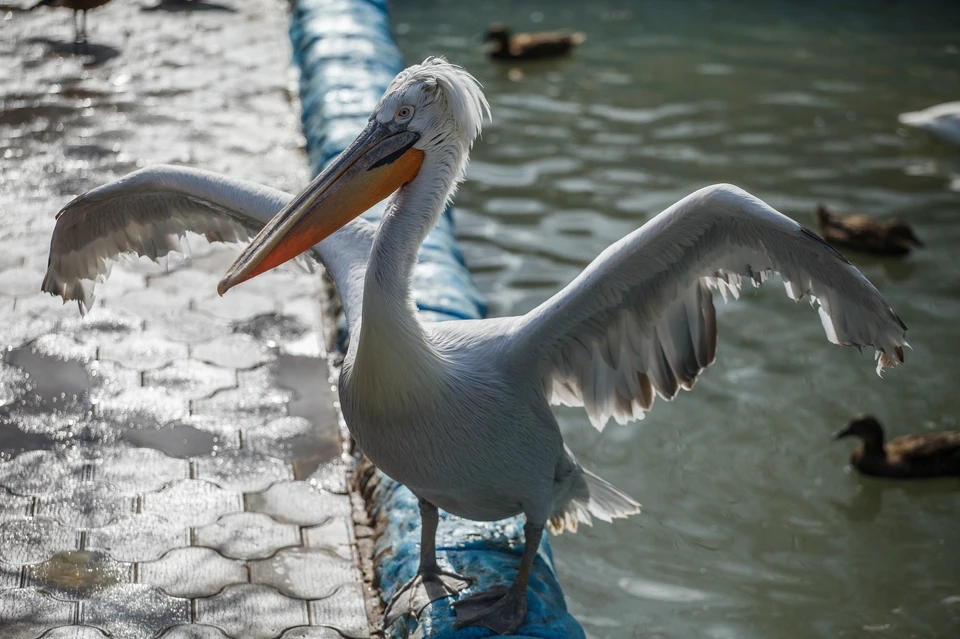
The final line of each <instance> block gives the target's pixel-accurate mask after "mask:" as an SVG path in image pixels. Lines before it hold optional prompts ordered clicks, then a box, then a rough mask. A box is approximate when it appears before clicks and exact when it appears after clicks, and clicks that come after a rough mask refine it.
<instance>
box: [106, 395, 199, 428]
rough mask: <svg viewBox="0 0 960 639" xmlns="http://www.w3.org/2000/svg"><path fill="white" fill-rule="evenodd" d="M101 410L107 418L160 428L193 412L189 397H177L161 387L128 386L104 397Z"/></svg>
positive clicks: (136, 425) (139, 425)
mask: <svg viewBox="0 0 960 639" xmlns="http://www.w3.org/2000/svg"><path fill="white" fill-rule="evenodd" d="M98 411H99V414H100V415H102V416H103V417H104V418H105V419H109V420H113V421H115V422H117V423H119V424H127V425H129V426H130V427H133V428H138V427H140V428H142V427H148V428H156V427H157V426H162V425H163V424H166V423H167V422H172V421H173V420H175V419H179V418H181V417H183V416H185V415H187V414H188V413H189V412H190V403H189V400H187V399H184V398H181V397H174V396H172V395H170V394H169V393H167V392H166V391H164V390H162V389H159V388H141V387H136V388H128V389H127V390H125V391H123V392H121V393H119V394H117V395H114V396H113V397H107V398H104V399H103V400H101V401H100V404H99V407H98Z"/></svg>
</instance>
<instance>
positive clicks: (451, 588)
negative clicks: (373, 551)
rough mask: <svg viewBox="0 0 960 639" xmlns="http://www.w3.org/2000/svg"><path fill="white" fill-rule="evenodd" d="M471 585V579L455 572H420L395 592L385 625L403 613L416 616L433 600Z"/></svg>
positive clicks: (385, 614)
mask: <svg viewBox="0 0 960 639" xmlns="http://www.w3.org/2000/svg"><path fill="white" fill-rule="evenodd" d="M469 585H470V579H468V578H467V577H464V576H462V575H458V574H456V573H453V572H428V573H418V574H416V575H415V576H414V577H413V579H411V580H410V581H408V582H407V583H405V584H403V585H402V586H400V589H399V590H397V591H396V592H395V593H393V597H391V598H390V603H389V604H387V609H386V610H385V611H384V613H383V627H384V628H386V627H388V626H389V625H390V624H392V623H393V622H394V621H396V620H397V619H399V618H400V617H402V616H403V615H412V616H414V617H416V616H418V615H419V614H420V611H421V610H423V609H424V608H426V607H427V606H428V605H430V603H431V602H433V601H436V600H437V599H443V598H445V597H452V596H454V595H456V594H457V593H458V592H460V591H461V590H463V589H464V588H466V587H467V586H469Z"/></svg>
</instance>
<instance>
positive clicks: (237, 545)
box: [193, 513, 300, 559]
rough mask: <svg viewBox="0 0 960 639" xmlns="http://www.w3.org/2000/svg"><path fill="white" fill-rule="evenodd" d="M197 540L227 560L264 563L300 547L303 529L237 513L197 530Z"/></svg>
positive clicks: (198, 543) (261, 516)
mask: <svg viewBox="0 0 960 639" xmlns="http://www.w3.org/2000/svg"><path fill="white" fill-rule="evenodd" d="M193 540H194V543H196V544H197V545H198V546H206V547H208V548H213V549H215V550H217V551H219V552H220V553H221V554H222V555H224V556H226V557H231V558H234V559H262V558H265V557H269V556H271V555H273V554H274V553H275V552H277V551H278V550H280V549H281V548H286V547H289V546H298V545H300V529H299V528H298V527H297V526H294V525H292V524H282V523H280V522H277V521H274V520H273V519H272V518H271V517H269V516H267V515H263V514H260V513H237V514H235V515H227V516H225V517H223V518H221V519H220V521H218V522H216V523H214V524H210V525H208V526H203V527H202V528H197V529H195V530H194V531H193Z"/></svg>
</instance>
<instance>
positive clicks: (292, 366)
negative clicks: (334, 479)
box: [271, 355, 340, 480]
mask: <svg viewBox="0 0 960 639" xmlns="http://www.w3.org/2000/svg"><path fill="white" fill-rule="evenodd" d="M271 372H272V373H273V376H274V379H276V380H277V385H279V386H280V387H282V388H286V389H288V390H291V391H293V392H294V395H293V397H292V398H291V399H290V402H289V403H288V404H287V412H288V414H289V415H290V416H291V417H303V418H304V419H307V420H309V421H310V423H311V424H312V425H313V428H312V429H311V432H310V434H307V435H298V436H295V437H291V438H289V439H287V440H285V441H284V442H283V445H282V450H280V451H278V454H279V453H283V458H284V459H286V460H288V461H290V462H291V463H292V464H293V471H294V476H295V478H296V479H298V480H299V479H306V478H307V477H309V476H310V475H311V474H313V473H314V472H315V471H316V470H317V469H318V468H319V467H320V466H321V465H322V464H324V463H326V462H328V461H330V460H331V459H333V458H335V457H336V456H337V455H339V454H340V438H339V433H338V432H337V425H336V423H331V424H319V423H317V415H323V414H329V412H330V405H329V402H330V401H331V398H330V394H329V393H325V392H318V387H317V385H318V384H324V383H326V379H327V364H326V362H324V361H323V360H322V359H319V358H316V357H304V356H300V355H281V356H280V357H278V358H277V359H276V361H275V362H274V363H273V364H272V365H271Z"/></svg>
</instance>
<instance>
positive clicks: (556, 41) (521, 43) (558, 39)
mask: <svg viewBox="0 0 960 639" xmlns="http://www.w3.org/2000/svg"><path fill="white" fill-rule="evenodd" d="M585 39H586V36H584V35H583V34H582V33H566V32H564V31H544V32H541V33H514V34H511V33H510V30H509V29H507V27H505V26H504V25H502V24H500V23H494V24H491V25H490V28H489V29H487V33H486V35H485V36H484V37H483V41H484V42H491V43H492V44H491V45H490V48H489V49H488V50H487V54H488V55H489V56H490V57H491V58H496V59H500V60H542V59H544V58H555V57H558V56H562V55H566V54H567V53H569V52H570V51H571V50H572V49H573V48H574V47H576V46H577V45H579V44H581V43H582V42H583V41H584V40H585Z"/></svg>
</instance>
